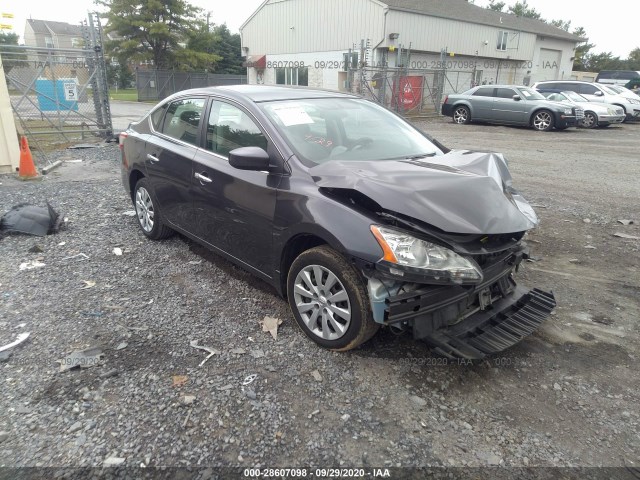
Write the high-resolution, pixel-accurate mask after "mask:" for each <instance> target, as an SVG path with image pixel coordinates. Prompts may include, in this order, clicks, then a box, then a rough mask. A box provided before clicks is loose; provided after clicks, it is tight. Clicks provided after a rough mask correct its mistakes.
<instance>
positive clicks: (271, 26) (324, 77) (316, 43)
mask: <svg viewBox="0 0 640 480" xmlns="http://www.w3.org/2000/svg"><path fill="white" fill-rule="evenodd" d="M240 33H241V36H242V52H243V55H244V56H245V57H246V65H247V74H248V81H249V83H265V84H299V85H308V86H312V87H321V88H329V89H336V90H342V89H345V88H347V87H348V85H349V83H348V81H347V80H348V77H347V75H348V74H347V71H346V70H347V68H346V65H345V63H346V62H345V60H347V59H348V58H350V59H351V60H352V63H351V65H352V66H356V67H357V66H358V65H362V64H363V62H366V65H367V67H373V68H375V67H382V66H385V65H386V66H388V67H389V68H393V67H396V66H401V67H404V68H407V69H410V70H411V71H415V70H430V71H438V70H442V69H446V70H447V74H448V75H450V76H451V77H452V78H453V77H455V75H453V74H454V73H457V74H458V77H459V78H460V75H462V77H461V78H463V80H456V81H448V82H447V87H446V88H445V92H444V93H446V92H447V91H460V90H466V89H467V88H469V87H470V86H471V85H473V84H479V83H517V84H529V85H530V84H533V83H534V82H536V81H540V80H550V79H561V78H567V79H568V78H570V77H571V70H572V66H573V59H574V55H575V48H576V46H577V44H578V43H579V42H581V41H584V39H581V38H579V37H577V36H575V35H572V34H570V33H568V32H566V31H564V30H562V29H559V28H556V27H554V26H552V25H549V24H546V23H544V22H542V21H539V20H534V19H530V18H522V17H517V16H515V15H512V14H507V13H499V12H495V11H492V10H487V9H484V8H482V7H478V6H476V5H473V4H470V3H468V2H467V1H466V0H447V1H437V0H384V1H379V0H266V1H265V2H264V3H263V4H262V5H260V7H259V8H258V9H257V10H256V11H255V12H254V13H253V15H251V16H250V17H249V18H248V19H247V20H246V21H245V23H244V24H243V25H242V26H241V27H240ZM362 40H364V41H365V48H364V49H361V44H362ZM350 52H351V57H349V56H348V54H349V53H350ZM409 52H410V53H409ZM370 72H371V71H370ZM409 74H410V73H409ZM356 81H357V74H356Z"/></svg>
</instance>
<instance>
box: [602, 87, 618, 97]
mask: <svg viewBox="0 0 640 480" xmlns="http://www.w3.org/2000/svg"><path fill="white" fill-rule="evenodd" d="M600 88H601V89H602V90H603V91H604V92H606V93H608V94H609V95H617V94H618V92H616V91H615V90H613V89H612V88H609V87H607V86H605V85H600Z"/></svg>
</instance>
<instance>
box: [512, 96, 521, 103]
mask: <svg viewBox="0 0 640 480" xmlns="http://www.w3.org/2000/svg"><path fill="white" fill-rule="evenodd" d="M513 99H514V100H515V101H516V102H519V101H520V100H522V99H521V98H520V95H514V96H513Z"/></svg>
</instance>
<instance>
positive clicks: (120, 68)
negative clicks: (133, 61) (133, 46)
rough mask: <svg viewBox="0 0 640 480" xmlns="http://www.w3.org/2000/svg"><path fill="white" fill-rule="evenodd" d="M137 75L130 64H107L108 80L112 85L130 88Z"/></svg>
mask: <svg viewBox="0 0 640 480" xmlns="http://www.w3.org/2000/svg"><path fill="white" fill-rule="evenodd" d="M134 80H135V76H134V75H133V73H132V72H131V69H130V68H129V65H126V64H124V65H123V64H113V63H108V64H107V82H108V83H109V85H110V86H112V85H113V86H116V85H117V87H118V88H121V89H124V88H130V87H131V84H132V83H133V82H134Z"/></svg>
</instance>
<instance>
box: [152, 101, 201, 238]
mask: <svg viewBox="0 0 640 480" xmlns="http://www.w3.org/2000/svg"><path fill="white" fill-rule="evenodd" d="M205 102H206V99H205V98H204V97H185V98H180V99H177V100H174V101H172V102H170V103H167V105H166V107H165V114H164V116H162V117H161V118H159V119H157V120H156V121H157V125H155V126H154V132H153V134H152V135H150V136H149V139H148V140H147V144H146V146H145V150H146V158H145V167H146V172H147V177H148V179H149V181H150V182H151V185H152V187H153V190H154V192H155V195H156V198H157V200H158V204H159V206H160V211H161V212H162V214H163V216H164V219H165V220H166V221H167V222H168V223H169V224H170V225H173V226H177V227H180V228H182V229H184V230H187V231H190V232H191V231H192V230H193V228H194V226H195V221H194V214H193V203H192V201H191V197H190V194H189V189H190V188H191V177H192V171H193V163H192V161H193V157H194V156H195V154H196V150H197V145H198V141H199V138H200V137H199V131H200V121H201V117H202V113H203V110H204V106H205ZM156 128H157V130H156Z"/></svg>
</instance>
